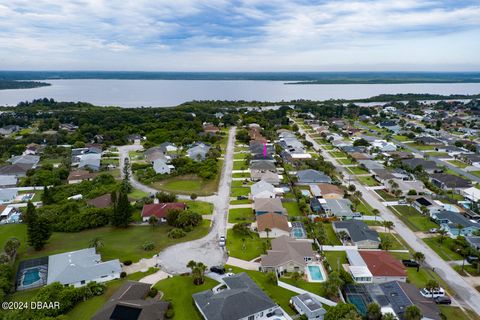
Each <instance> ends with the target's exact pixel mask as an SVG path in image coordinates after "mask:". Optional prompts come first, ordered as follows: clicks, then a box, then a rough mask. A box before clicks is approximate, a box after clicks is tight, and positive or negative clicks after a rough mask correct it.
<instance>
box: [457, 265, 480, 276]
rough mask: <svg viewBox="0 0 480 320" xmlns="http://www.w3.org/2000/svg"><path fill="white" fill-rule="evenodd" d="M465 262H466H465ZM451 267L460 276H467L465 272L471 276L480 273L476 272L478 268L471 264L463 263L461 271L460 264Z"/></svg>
mask: <svg viewBox="0 0 480 320" xmlns="http://www.w3.org/2000/svg"><path fill="white" fill-rule="evenodd" d="M465 263H466V262H465ZM453 269H454V270H455V271H457V272H458V273H459V274H460V275H462V276H468V275H467V274H466V273H468V274H469V275H471V276H473V277H478V276H479V275H480V274H479V273H478V269H477V267H476V266H473V265H471V264H465V266H464V267H463V271H462V266H454V267H453Z"/></svg>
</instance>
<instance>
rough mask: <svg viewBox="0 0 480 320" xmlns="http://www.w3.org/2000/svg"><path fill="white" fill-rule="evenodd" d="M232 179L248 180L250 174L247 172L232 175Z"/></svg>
mask: <svg viewBox="0 0 480 320" xmlns="http://www.w3.org/2000/svg"><path fill="white" fill-rule="evenodd" d="M232 178H250V173H248V172H238V173H233V174H232Z"/></svg>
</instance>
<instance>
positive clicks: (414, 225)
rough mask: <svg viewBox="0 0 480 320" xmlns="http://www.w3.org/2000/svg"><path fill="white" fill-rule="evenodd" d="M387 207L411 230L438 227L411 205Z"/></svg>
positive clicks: (426, 229) (425, 229)
mask: <svg viewBox="0 0 480 320" xmlns="http://www.w3.org/2000/svg"><path fill="white" fill-rule="evenodd" d="M389 208H390V209H391V210H392V211H393V213H395V214H396V215H397V216H398V217H399V218H400V220H402V221H403V222H404V223H405V224H406V225H408V227H409V228H410V229H412V230H413V231H428V230H430V229H432V228H438V224H436V223H435V222H433V221H432V220H430V218H429V217H427V216H424V215H423V214H421V213H420V212H418V210H416V209H415V208H413V207H411V206H392V207H389Z"/></svg>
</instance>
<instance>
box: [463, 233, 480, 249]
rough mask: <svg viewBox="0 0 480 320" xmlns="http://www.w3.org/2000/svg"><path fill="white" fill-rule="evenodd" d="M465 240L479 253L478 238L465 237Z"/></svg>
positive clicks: (479, 237) (479, 242) (479, 239)
mask: <svg viewBox="0 0 480 320" xmlns="http://www.w3.org/2000/svg"><path fill="white" fill-rule="evenodd" d="M465 240H467V242H468V243H469V244H470V246H471V247H472V248H473V249H475V250H477V251H480V236H470V237H465Z"/></svg>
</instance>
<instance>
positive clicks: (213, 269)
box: [210, 266, 225, 274]
mask: <svg viewBox="0 0 480 320" xmlns="http://www.w3.org/2000/svg"><path fill="white" fill-rule="evenodd" d="M210 271H211V272H214V273H218V274H224V273H225V268H224V267H222V266H213V267H211V268H210Z"/></svg>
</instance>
